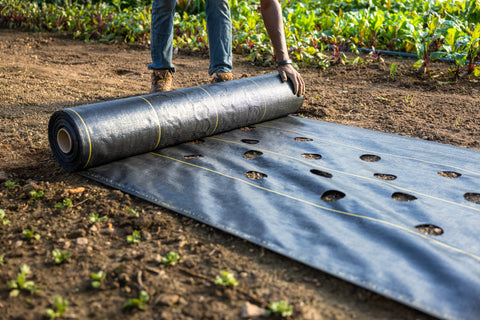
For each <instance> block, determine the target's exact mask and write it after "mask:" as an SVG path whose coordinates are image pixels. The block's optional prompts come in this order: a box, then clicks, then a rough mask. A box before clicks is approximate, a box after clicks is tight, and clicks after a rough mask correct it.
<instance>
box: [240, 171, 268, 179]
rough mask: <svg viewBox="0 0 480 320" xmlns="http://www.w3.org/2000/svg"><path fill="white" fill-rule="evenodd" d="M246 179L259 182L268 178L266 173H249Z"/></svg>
mask: <svg viewBox="0 0 480 320" xmlns="http://www.w3.org/2000/svg"><path fill="white" fill-rule="evenodd" d="M245 177H247V178H248V179H251V180H258V179H263V178H266V177H268V176H267V175H266V174H265V173H262V172H258V171H248V172H247V173H245Z"/></svg>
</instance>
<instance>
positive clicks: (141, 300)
mask: <svg viewBox="0 0 480 320" xmlns="http://www.w3.org/2000/svg"><path fill="white" fill-rule="evenodd" d="M149 299H150V296H149V295H148V293H147V292H146V291H144V290H142V291H140V294H139V295H138V298H132V299H129V300H128V301H127V302H125V303H124V304H123V308H124V309H128V308H137V309H139V310H145V308H146V307H147V302H148V300H149Z"/></svg>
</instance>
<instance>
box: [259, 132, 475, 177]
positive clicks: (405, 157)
mask: <svg viewBox="0 0 480 320" xmlns="http://www.w3.org/2000/svg"><path fill="white" fill-rule="evenodd" d="M256 126H258V127H264V128H269V129H275V130H280V131H286V132H293V133H296V134H299V135H312V134H311V133H305V132H300V131H296V130H289V129H282V128H277V127H273V126H267V125H264V124H257V125H256ZM313 136H314V137H316V138H319V137H318V136H316V135H315V134H313ZM319 139H320V140H323V141H329V142H331V143H334V144H338V145H340V146H343V147H347V148H352V149H357V150H360V151H365V152H371V153H378V154H383V155H387V156H392V157H396V158H402V159H408V160H414V161H419V162H424V163H429V164H436V165H440V166H444V167H450V168H453V169H457V170H463V171H465V172H469V173H472V174H475V175H480V172H475V171H472V170H468V169H464V168H460V167H455V166H452V165H449V164H444V163H439V162H433V161H427V160H422V159H417V158H412V157H407V156H400V155H396V154H391V153H385V152H378V151H372V150H367V149H362V148H359V147H354V146H350V145H348V144H343V143H339V142H337V141H333V140H327V139H323V138H319Z"/></svg>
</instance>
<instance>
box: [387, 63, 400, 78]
mask: <svg viewBox="0 0 480 320" xmlns="http://www.w3.org/2000/svg"><path fill="white" fill-rule="evenodd" d="M397 71H398V64H396V63H392V64H391V65H390V73H389V75H388V76H389V78H390V80H392V81H395V79H396V78H397Z"/></svg>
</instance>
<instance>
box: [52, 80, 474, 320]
mask: <svg viewBox="0 0 480 320" xmlns="http://www.w3.org/2000/svg"><path fill="white" fill-rule="evenodd" d="M147 101H148V102H147ZM301 102H302V99H301V98H298V97H296V96H294V95H293V93H292V90H291V87H289V85H288V84H286V83H281V82H280V80H279V78H278V76H277V75H268V76H262V77H257V78H251V79H242V80H239V81H234V82H233V81H232V82H230V83H223V84H215V85H207V86H203V87H197V88H189V89H182V90H177V91H173V92H169V93H162V94H155V95H147V96H144V97H137V98H129V99H123V100H117V101H112V102H107V103H100V104H96V105H91V106H84V107H77V108H71V109H67V110H63V111H60V112H58V113H56V114H54V115H53V116H52V120H51V123H50V141H51V143H52V150H53V152H54V154H57V155H56V157H57V159H59V162H60V163H61V165H62V166H63V167H65V168H66V169H68V170H75V169H81V168H84V167H87V169H86V170H84V171H82V172H81V174H82V175H84V176H86V177H88V178H91V179H93V180H96V181H98V182H101V183H103V184H106V185H109V186H112V187H114V188H117V189H119V190H122V191H124V192H127V193H130V194H132V195H135V196H137V197H140V198H142V199H145V200H147V201H150V202H152V203H155V204H157V205H159V206H162V207H165V208H169V209H171V210H173V211H175V212H178V213H180V214H182V215H184V216H187V217H190V218H193V219H195V220H198V221H200V222H203V223H205V224H208V225H210V226H213V227H216V228H218V229H220V230H223V231H225V232H228V233H230V234H233V235H235V236H238V237H241V238H243V239H246V240H248V241H250V242H252V243H256V244H258V245H260V246H262V247H265V248H268V249H270V250H272V251H274V252H277V253H279V254H282V255H284V256H287V257H289V258H291V259H295V260H297V261H300V262H302V263H304V264H306V265H309V266H311V267H313V268H316V269H318V270H322V271H324V272H327V273H329V274H332V275H334V276H336V277H339V278H341V279H344V280H346V281H349V282H351V283H354V284H356V285H359V286H361V287H364V288H367V289H370V290H372V291H374V292H377V293H379V294H382V295H384V296H387V297H389V298H391V299H394V300H396V301H399V302H401V303H404V304H406V305H409V306H411V307H413V308H416V309H418V310H421V311H423V312H426V313H428V314H431V315H434V316H436V317H440V318H445V319H471V320H473V319H478V318H479V315H480V300H479V297H480V232H479V231H478V230H479V229H480V166H479V164H480V152H479V151H478V150H471V149H466V148H459V147H454V146H449V145H445V144H439V143H432V142H429V141H424V140H420V139H413V138H406V137H402V136H398V135H392V134H386V133H381V132H376V131H371V130H365V129H361V128H355V127H349V126H344V125H338V124H333V123H328V122H322V121H315V120H311V119H304V118H299V117H291V116H288V117H281V118H278V119H274V120H270V121H266V122H261V123H257V124H255V125H249V126H245V127H244V125H246V124H248V123H254V122H260V121H263V120H266V119H273V118H276V117H278V116H282V115H285V114H287V113H288V112H292V111H295V110H297V108H298V107H299V106H300V104H301ZM129 105H131V106H132V109H130V108H129ZM194 106H195V107H194ZM237 113H238V114H237ZM118 114H120V115H118ZM234 127H241V128H240V129H236V130H230V131H225V130H229V129H230V128H234ZM187 128H188V130H187ZM219 131H225V132H223V133H220V134H215V135H214V136H211V135H212V134H214V133H217V132H219ZM199 137H204V138H201V139H199ZM77 139H78V140H79V141H77ZM192 139H197V140H196V141H194V142H186V143H181V144H177V145H174V144H175V143H177V142H181V141H188V140H192ZM166 144H171V145H172V146H170V147H165V148H160V146H163V145H166ZM152 150H153V151H152ZM146 151H150V152H146ZM142 152H143V153H142ZM136 153H139V154H138V155H135V156H129V155H130V154H136ZM73 154H75V155H77V156H76V157H78V159H76V158H75V157H74V156H73ZM117 157H118V158H121V159H120V160H115V159H116V158H117ZM66 160H68V161H71V162H68V161H66ZM110 160H115V161H113V162H109V161H110ZM107 162H109V163H107ZM99 163H105V164H101V165H97V164H99ZM399 317H400V318H401V317H402V315H399Z"/></svg>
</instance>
